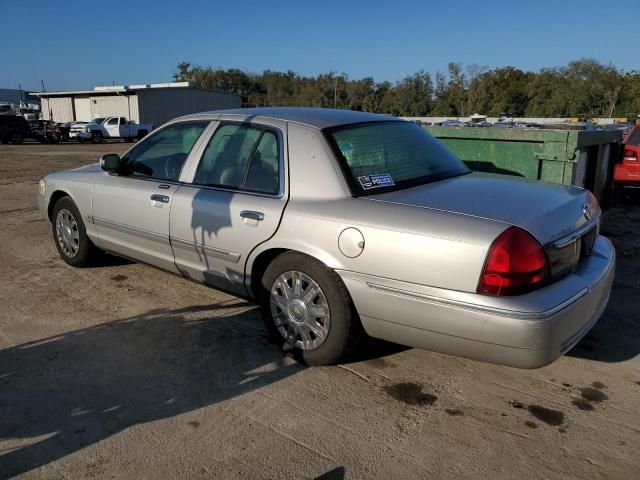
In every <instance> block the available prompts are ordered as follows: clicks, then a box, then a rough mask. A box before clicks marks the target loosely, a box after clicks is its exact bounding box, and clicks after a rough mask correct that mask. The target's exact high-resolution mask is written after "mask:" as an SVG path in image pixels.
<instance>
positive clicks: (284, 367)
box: [0, 143, 640, 480]
mask: <svg viewBox="0 0 640 480" xmlns="http://www.w3.org/2000/svg"><path fill="white" fill-rule="evenodd" d="M127 147H128V145H127V144H123V143H114V144H103V145H76V144H69V145H18V146H9V145H0V265H1V267H0V268H1V272H2V276H1V277H0V478H10V477H13V476H21V478H38V479H50V478H51V479H53V478H56V479H57V478H73V479H78V478H110V479H111V478H116V479H119V478H127V479H128V478H149V479H165V478H166V479H170V478H240V477H243V478H251V479H261V478H273V479H280V478H292V479H293V478H295V479H299V478H317V477H319V478H322V479H325V480H326V479H342V478H345V479H370V478H380V479H407V478H455V479H460V478H462V479H466V478H468V479H478V478H491V479H498V478H505V479H511V478H521V479H534V478H535V479H538V478H540V479H542V478H564V479H574V478H575V479H600V478H611V479H637V478H640V455H639V453H640V359H639V357H638V354H639V353H640V275H638V272H640V207H637V206H627V207H626V208H624V209H615V210H613V211H611V212H609V215H608V218H607V224H606V227H605V232H606V234H607V235H609V236H610V238H612V240H613V241H614V243H615V244H616V247H617V249H618V273H617V277H616V282H615V286H614V291H613V294H612V298H611V302H610V304H609V307H608V309H607V310H606V312H605V315H604V317H603V318H602V320H601V321H600V322H599V323H598V324H597V326H596V328H595V329H594V330H593V331H592V333H591V334H589V335H588V336H587V337H586V338H585V339H584V340H583V341H582V342H581V343H580V344H579V345H578V346H577V347H576V348H575V349H574V350H573V351H571V352H570V353H569V354H568V355H567V356H565V357H563V358H561V359H560V360H559V361H557V362H555V363H554V364H553V365H551V366H549V367H546V368H543V369H540V370H533V371H524V370H516V369H512V368H508V367H500V366H495V365H489V364H484V363H480V362H475V361H471V360H466V359H462V358H456V357H450V356H446V355H440V354H436V353H431V352H427V351H421V350H415V349H405V348H403V347H399V346H395V345H391V344H387V343H383V342H374V341H372V342H370V344H369V345H367V346H366V348H365V349H363V352H362V355H361V358H360V359H359V360H358V361H354V362H352V363H349V364H345V365H339V366H332V367H323V368H303V367H301V366H300V365H298V364H296V363H295V362H293V361H292V360H291V359H290V358H288V357H285V356H283V355H282V354H281V353H279V352H278V351H277V350H276V349H275V348H274V347H273V346H272V345H270V344H269V343H268V342H267V340H266V335H265V332H264V330H263V327H262V323H261V320H260V318H259V315H258V314H257V312H256V310H255V306H254V305H252V304H250V303H248V302H246V301H245V300H242V299H238V298H235V297H232V296H230V295H227V294H224V293H220V292H218V291H216V290H213V289H209V288H207V287H204V286H201V285H198V284H194V283H191V282H189V281H187V280H183V279H181V278H178V277H175V276H172V275H170V274H167V273H164V272H162V271H159V270H156V269H153V268H151V267H148V266H144V265H138V264H134V263H129V262H126V261H121V260H118V259H115V258H112V259H110V260H109V261H107V262H106V264H105V265H103V266H100V267H96V268H90V269H74V268H71V267H68V266H67V265H66V264H65V263H64V262H63V261H62V260H60V259H59V258H58V256H57V253H56V251H55V248H54V244H53V241H52V236H51V228H50V225H49V223H48V222H45V221H44V220H42V219H40V218H39V216H38V212H37V209H36V204H35V196H36V194H37V182H38V179H39V178H40V177H41V176H43V175H45V174H47V173H49V172H52V171H56V170H61V169H65V168H70V167H74V166H79V165H83V164H86V163H90V162H92V161H95V160H96V159H97V156H98V155H99V154H100V153H106V152H112V151H115V152H119V153H122V152H123V151H124V150H125V149H126V148H127Z"/></svg>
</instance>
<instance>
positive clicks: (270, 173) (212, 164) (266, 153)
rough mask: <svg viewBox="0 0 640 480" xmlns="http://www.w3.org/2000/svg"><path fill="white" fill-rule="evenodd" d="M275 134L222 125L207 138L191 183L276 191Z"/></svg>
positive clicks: (276, 161)
mask: <svg viewBox="0 0 640 480" xmlns="http://www.w3.org/2000/svg"><path fill="white" fill-rule="evenodd" d="M279 158H280V157H279V147H278V140H277V137H276V135H275V134H274V133H273V132H272V131H270V130H267V129H264V128H260V127H258V126H249V125H236V124H225V125H221V126H220V127H218V129H217V130H216V131H215V133H214V135H213V137H212V138H211V140H210V141H209V144H208V145H207V148H206V149H205V152H204V154H203V155H202V158H201V160H200V164H199V165H198V169H197V170H196V174H195V177H194V179H193V182H194V183H196V184H199V185H206V186H214V187H224V188H230V189H237V190H246V191H252V192H258V193H268V194H274V195H275V194H277V193H278V191H279V168H280V161H279Z"/></svg>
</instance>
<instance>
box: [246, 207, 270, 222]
mask: <svg viewBox="0 0 640 480" xmlns="http://www.w3.org/2000/svg"><path fill="white" fill-rule="evenodd" d="M240 216H241V217H242V218H249V219H251V220H256V221H258V222H261V221H262V220H264V213H262V212H254V211H252V210H243V211H242V212H240Z"/></svg>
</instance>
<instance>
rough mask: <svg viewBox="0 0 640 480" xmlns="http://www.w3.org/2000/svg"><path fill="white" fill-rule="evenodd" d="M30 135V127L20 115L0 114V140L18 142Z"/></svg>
mask: <svg viewBox="0 0 640 480" xmlns="http://www.w3.org/2000/svg"><path fill="white" fill-rule="evenodd" d="M30 136H31V128H29V122H27V121H26V120H25V119H24V117H22V116H21V115H0V141H1V142H2V143H14V144H20V143H22V142H23V141H24V139H25V138H28V137H30Z"/></svg>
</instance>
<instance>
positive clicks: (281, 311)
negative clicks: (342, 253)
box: [261, 252, 363, 365]
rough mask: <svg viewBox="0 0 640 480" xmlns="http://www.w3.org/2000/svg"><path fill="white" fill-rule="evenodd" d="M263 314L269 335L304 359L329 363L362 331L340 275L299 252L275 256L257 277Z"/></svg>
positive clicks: (349, 348)
mask: <svg viewBox="0 0 640 480" xmlns="http://www.w3.org/2000/svg"><path fill="white" fill-rule="evenodd" d="M261 297H262V298H261V306H262V315H263V318H264V321H265V325H266V327H267V330H268V332H269V335H270V337H271V339H272V340H273V341H274V343H276V344H277V345H278V346H279V347H280V348H283V349H293V351H294V354H295V356H296V358H297V359H298V360H300V361H301V362H303V363H306V364H307V365H328V364H332V363H335V362H337V361H339V360H340V359H342V358H344V357H346V356H347V355H348V354H349V353H351V352H352V351H353V350H354V349H355V348H356V346H357V344H358V343H359V340H360V339H361V338H362V336H363V329H362V326H361V324H360V319H359V318H358V314H357V313H356V310H355V308H354V306H353V302H352V301H351V297H350V296H349V292H348V291H347V289H346V287H345V286H344V284H343V283H342V280H341V279H340V277H339V276H338V275H337V274H336V273H335V272H334V271H333V270H331V269H329V268H327V267H326V266H325V265H323V264H322V263H320V262H318V261H316V260H314V259H312V258H310V257H308V256H306V255H302V254H300V253H296V252H289V253H285V254H282V255H280V256H279V257H277V258H276V259H275V260H274V261H273V262H272V263H271V264H270V265H269V267H268V268H267V270H266V271H265V273H264V275H263V278H262V295H261Z"/></svg>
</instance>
